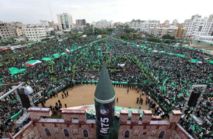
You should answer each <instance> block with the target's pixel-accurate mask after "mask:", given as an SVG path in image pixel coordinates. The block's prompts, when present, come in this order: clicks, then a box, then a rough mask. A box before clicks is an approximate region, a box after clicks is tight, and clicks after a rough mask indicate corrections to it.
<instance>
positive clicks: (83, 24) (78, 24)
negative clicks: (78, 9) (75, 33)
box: [75, 19, 87, 29]
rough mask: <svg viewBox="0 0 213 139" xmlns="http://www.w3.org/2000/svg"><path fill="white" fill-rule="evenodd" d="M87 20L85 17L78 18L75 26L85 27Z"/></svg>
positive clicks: (78, 27)
mask: <svg viewBox="0 0 213 139" xmlns="http://www.w3.org/2000/svg"><path fill="white" fill-rule="evenodd" d="M86 24H87V23H86V20H85V19H77V20H76V21H75V28H77V29H83V28H84V27H85V26H86Z"/></svg>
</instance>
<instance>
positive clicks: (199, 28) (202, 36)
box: [184, 15, 213, 41]
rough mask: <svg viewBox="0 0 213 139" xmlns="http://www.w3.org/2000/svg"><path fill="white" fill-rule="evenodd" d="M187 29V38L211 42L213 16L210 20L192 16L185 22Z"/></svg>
mask: <svg viewBox="0 0 213 139" xmlns="http://www.w3.org/2000/svg"><path fill="white" fill-rule="evenodd" d="M184 25H185V28H186V36H187V37H191V38H192V39H193V40H199V41H206V40H207V41H209V40H210V41H211V40H212V39H209V38H212V37H211V36H213V15H210V16H209V17H208V18H207V17H205V18H202V17H201V16H199V15H194V16H192V18H191V19H187V20H185V22H184Z"/></svg>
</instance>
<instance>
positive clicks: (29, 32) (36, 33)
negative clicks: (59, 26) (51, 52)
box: [23, 25, 49, 41]
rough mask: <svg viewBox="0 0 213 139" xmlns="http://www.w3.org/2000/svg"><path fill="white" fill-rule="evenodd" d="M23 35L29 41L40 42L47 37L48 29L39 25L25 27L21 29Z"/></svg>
mask: <svg viewBox="0 0 213 139" xmlns="http://www.w3.org/2000/svg"><path fill="white" fill-rule="evenodd" d="M23 32H24V35H25V36H26V37H27V39H28V40H30V41H41V40H42V39H45V38H46V37H47V36H48V32H49V30H48V28H46V27H45V26H41V25H26V26H24V27H23Z"/></svg>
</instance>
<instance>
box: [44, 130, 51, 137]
mask: <svg viewBox="0 0 213 139" xmlns="http://www.w3.org/2000/svg"><path fill="white" fill-rule="evenodd" d="M45 132H46V135H47V136H51V134H50V131H49V130H48V129H47V128H45Z"/></svg>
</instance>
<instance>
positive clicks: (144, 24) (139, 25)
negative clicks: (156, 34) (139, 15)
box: [129, 20, 160, 33]
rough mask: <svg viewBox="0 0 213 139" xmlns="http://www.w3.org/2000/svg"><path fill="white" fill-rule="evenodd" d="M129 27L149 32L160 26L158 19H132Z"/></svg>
mask: <svg viewBox="0 0 213 139" xmlns="http://www.w3.org/2000/svg"><path fill="white" fill-rule="evenodd" d="M129 27H130V28H133V29H135V30H140V31H142V32H146V33H150V32H151V31H152V30H153V29H155V28H158V27H160V21H158V20H147V21H144V20H132V21H131V22H130V23H129Z"/></svg>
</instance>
